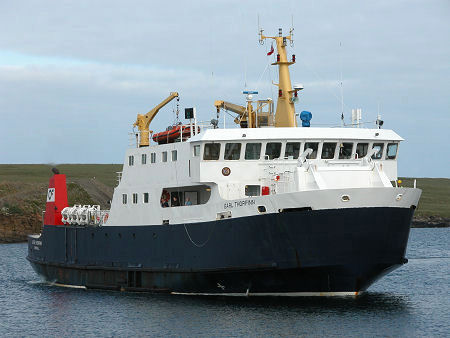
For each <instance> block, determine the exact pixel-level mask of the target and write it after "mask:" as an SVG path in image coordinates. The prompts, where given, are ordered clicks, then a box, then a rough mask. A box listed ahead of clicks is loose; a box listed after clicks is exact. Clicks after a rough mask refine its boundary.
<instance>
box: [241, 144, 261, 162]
mask: <svg viewBox="0 0 450 338" xmlns="http://www.w3.org/2000/svg"><path fill="white" fill-rule="evenodd" d="M260 157H261V143H247V144H246V145H245V159H246V160H259V158H260Z"/></svg>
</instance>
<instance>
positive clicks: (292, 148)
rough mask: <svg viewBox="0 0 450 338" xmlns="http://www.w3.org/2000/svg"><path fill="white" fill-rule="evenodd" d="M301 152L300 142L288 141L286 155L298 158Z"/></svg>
mask: <svg viewBox="0 0 450 338" xmlns="http://www.w3.org/2000/svg"><path fill="white" fill-rule="evenodd" d="M299 153H300V142H287V143H286V150H285V152H284V157H287V158H289V157H292V158H293V159H297V158H298V155H299Z"/></svg>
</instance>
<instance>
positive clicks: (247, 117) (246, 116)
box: [214, 101, 255, 128]
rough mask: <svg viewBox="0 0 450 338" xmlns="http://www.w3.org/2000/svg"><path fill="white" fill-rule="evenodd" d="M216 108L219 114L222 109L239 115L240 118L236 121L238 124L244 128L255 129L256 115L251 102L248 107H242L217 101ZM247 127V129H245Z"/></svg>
mask: <svg viewBox="0 0 450 338" xmlns="http://www.w3.org/2000/svg"><path fill="white" fill-rule="evenodd" d="M214 106H216V109H217V112H219V110H220V109H225V110H229V111H232V112H233V113H236V114H239V118H236V119H234V122H235V123H236V124H240V125H241V127H243V128H247V127H249V128H254V127H255V125H254V121H255V118H254V115H255V113H254V112H253V107H252V105H251V103H250V102H248V103H247V107H244V106H240V105H238V104H234V103H230V102H226V101H216V102H214ZM244 126H245V127H244Z"/></svg>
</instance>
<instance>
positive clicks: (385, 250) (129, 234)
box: [27, 208, 414, 294]
mask: <svg viewBox="0 0 450 338" xmlns="http://www.w3.org/2000/svg"><path fill="white" fill-rule="evenodd" d="M413 213H414V210H413V209H405V208H354V209H333V210H317V211H314V210H304V211H296V212H283V213H278V214H268V215H267V214H266V215H257V216H252V217H244V218H236V219H224V220H221V221H214V222H204V223H196V224H186V225H184V224H174V225H153V226H104V227H98V228H91V227H73V226H50V225H48V226H44V229H43V232H42V235H41V237H40V238H35V237H30V238H29V245H28V246H29V249H28V250H29V251H28V257H27V258H28V260H29V261H30V262H31V264H32V266H33V268H34V269H35V270H36V272H38V273H39V274H40V275H42V276H44V277H45V278H46V279H47V280H48V281H52V282H57V283H61V284H67V285H79V286H86V287H88V288H106V289H116V290H124V289H125V290H135V291H138V290H140V291H154V292H178V293H201V294H227V293H228V294H247V293H249V294H283V293H328V292H329V293H336V292H360V291H364V290H365V289H367V288H368V287H369V286H370V285H371V284H372V283H373V282H374V281H375V280H376V279H378V278H379V277H381V276H382V275H383V274H386V273H387V272H389V271H391V270H392V269H395V268H396V267H398V266H400V265H401V264H403V263H405V262H406V259H405V251H406V246H407V242H408V236H409V230H410V224H411V220H412V216H413Z"/></svg>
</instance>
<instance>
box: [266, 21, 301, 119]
mask: <svg viewBox="0 0 450 338" xmlns="http://www.w3.org/2000/svg"><path fill="white" fill-rule="evenodd" d="M293 32H294V28H293V27H292V28H291V29H290V30H289V35H288V36H283V31H282V29H281V28H280V29H279V30H278V36H265V35H264V34H263V30H262V29H260V30H259V43H260V44H261V45H262V44H264V40H265V39H272V40H275V42H276V45H277V59H276V62H274V63H272V65H274V66H278V71H279V83H277V84H275V85H276V86H278V101H277V110H276V114H275V127H296V126H297V120H296V118H295V107H294V99H295V98H296V97H297V91H298V90H300V89H298V88H294V90H293V89H292V84H291V78H290V75H289V66H290V65H292V64H294V63H295V55H292V59H291V61H288V59H287V53H286V46H287V40H289V41H290V44H291V46H292V45H293V40H294V39H293Z"/></svg>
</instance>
